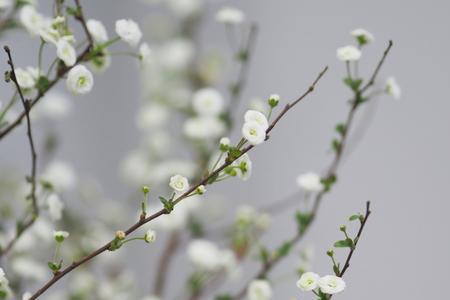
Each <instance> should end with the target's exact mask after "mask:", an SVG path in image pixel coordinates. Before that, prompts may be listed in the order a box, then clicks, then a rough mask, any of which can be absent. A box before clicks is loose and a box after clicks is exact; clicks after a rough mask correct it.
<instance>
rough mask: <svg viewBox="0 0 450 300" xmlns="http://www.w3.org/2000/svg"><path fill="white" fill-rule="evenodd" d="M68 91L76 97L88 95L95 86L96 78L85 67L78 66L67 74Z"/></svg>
mask: <svg viewBox="0 0 450 300" xmlns="http://www.w3.org/2000/svg"><path fill="white" fill-rule="evenodd" d="M66 85H67V89H68V90H69V91H70V92H71V93H73V94H74V95H83V94H87V93H89V92H90V91H91V90H92V87H93V86H94V77H93V76H92V73H91V71H89V70H88V69H87V68H86V67H85V66H83V65H76V66H75V67H73V68H72V69H71V70H70V71H69V73H68V74H67V81H66Z"/></svg>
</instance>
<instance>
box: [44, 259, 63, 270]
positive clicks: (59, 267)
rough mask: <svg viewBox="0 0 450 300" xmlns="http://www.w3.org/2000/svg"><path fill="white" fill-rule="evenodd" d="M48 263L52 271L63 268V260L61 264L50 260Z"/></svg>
mask: <svg viewBox="0 0 450 300" xmlns="http://www.w3.org/2000/svg"><path fill="white" fill-rule="evenodd" d="M47 265H48V267H49V268H50V270H52V272H58V271H59V270H61V266H62V261H61V262H60V263H59V264H56V263H54V262H51V261H49V262H48V264H47Z"/></svg>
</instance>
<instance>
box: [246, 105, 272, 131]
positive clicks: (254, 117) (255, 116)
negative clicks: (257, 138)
mask: <svg viewBox="0 0 450 300" xmlns="http://www.w3.org/2000/svg"><path fill="white" fill-rule="evenodd" d="M244 120H245V122H253V121H254V122H256V123H258V124H259V125H260V126H261V127H262V128H263V129H264V130H267V128H269V122H268V121H267V118H266V116H265V115H264V114H263V113H261V112H259V111H256V110H247V112H246V113H245V115H244Z"/></svg>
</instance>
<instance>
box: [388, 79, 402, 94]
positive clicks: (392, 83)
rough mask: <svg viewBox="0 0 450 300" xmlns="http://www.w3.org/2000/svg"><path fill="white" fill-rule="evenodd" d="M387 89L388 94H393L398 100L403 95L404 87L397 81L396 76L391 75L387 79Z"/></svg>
mask: <svg viewBox="0 0 450 300" xmlns="http://www.w3.org/2000/svg"><path fill="white" fill-rule="evenodd" d="M385 91H386V93H387V94H388V95H390V96H392V97H393V98H394V99H396V100H398V99H400V97H401V96H402V89H401V88H400V86H399V85H398V83H397V80H396V79H395V77H392V76H391V77H389V78H388V79H387V80H386V87H385Z"/></svg>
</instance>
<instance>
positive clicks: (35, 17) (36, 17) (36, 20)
mask: <svg viewBox="0 0 450 300" xmlns="http://www.w3.org/2000/svg"><path fill="white" fill-rule="evenodd" d="M19 19H20V22H21V23H22V25H23V26H24V27H25V29H26V30H27V31H28V32H29V33H30V34H32V35H38V34H39V31H40V29H41V28H42V26H43V25H44V17H43V16H42V15H41V14H40V13H38V12H37V11H36V9H35V8H34V6H32V5H25V6H24V7H23V8H22V9H21V10H20V14H19Z"/></svg>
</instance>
